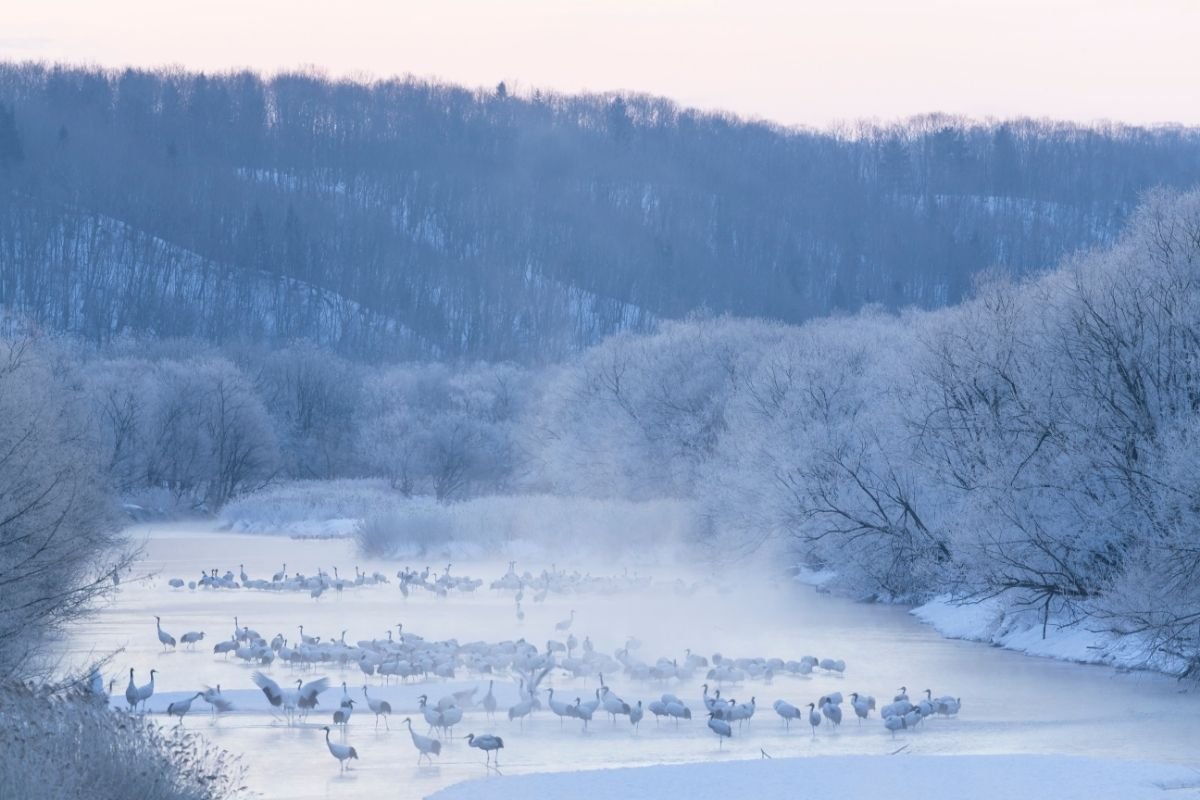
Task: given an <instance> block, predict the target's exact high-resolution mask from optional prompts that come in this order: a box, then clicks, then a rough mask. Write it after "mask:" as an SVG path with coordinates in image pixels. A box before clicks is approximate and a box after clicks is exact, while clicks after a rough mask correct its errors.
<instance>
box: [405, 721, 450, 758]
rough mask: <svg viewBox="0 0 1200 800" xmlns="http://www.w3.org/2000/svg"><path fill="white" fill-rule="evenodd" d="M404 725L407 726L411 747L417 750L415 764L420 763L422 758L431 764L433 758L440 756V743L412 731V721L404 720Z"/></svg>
mask: <svg viewBox="0 0 1200 800" xmlns="http://www.w3.org/2000/svg"><path fill="white" fill-rule="evenodd" d="M404 723H405V724H406V725H408V733H409V735H410V736H412V743H413V747H415V748H417V763H418V764H420V763H421V759H422V758H427V759H429V763H430V764H432V763H433V756H440V755H441V754H442V743H441V742H439V741H438V740H437V739H434V738H433V737H431V736H422V735H421V734H419V733H417V732H416V731H414V730H413V727H412V719H411V718H410V717H405V718H404Z"/></svg>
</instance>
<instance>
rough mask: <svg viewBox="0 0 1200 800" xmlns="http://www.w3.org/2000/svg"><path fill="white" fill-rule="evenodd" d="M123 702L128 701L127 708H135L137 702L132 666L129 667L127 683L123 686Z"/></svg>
mask: <svg viewBox="0 0 1200 800" xmlns="http://www.w3.org/2000/svg"><path fill="white" fill-rule="evenodd" d="M125 702H126V703H129V710H130V711H133V709H135V708H137V704H138V687H137V684H136V683H134V682H133V667H130V668H129V685H128V686H126V687H125Z"/></svg>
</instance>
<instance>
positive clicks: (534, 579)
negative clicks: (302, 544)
mask: <svg viewBox="0 0 1200 800" xmlns="http://www.w3.org/2000/svg"><path fill="white" fill-rule="evenodd" d="M453 567H454V565H453V564H447V565H446V567H445V568H444V569H443V570H442V571H441V573H440V574H439V573H436V572H433V571H431V569H430V568H429V567H428V566H426V567H425V568H424V569H423V570H421V571H418V570H415V569H412V568H411V567H405V568H404V569H401V570H399V571H398V572H397V573H396V581H397V585H398V587H399V589H400V593H401V594H402V595H403V596H404V597H409V596H410V595H411V594H412V593H413V592H416V591H426V592H429V593H430V594H432V595H436V596H438V597H447V596H449V595H450V594H451V593H455V592H458V593H464V594H465V593H470V592H474V591H475V590H476V589H478V588H480V587H481V586H483V580H482V579H479V578H471V577H468V576H465V575H451V570H452V569H453ZM387 583H391V581H390V579H389V578H388V577H387V576H386V575H384V574H382V573H380V572H372V573H370V574H367V573H366V572H365V571H363V570H360V569H359V568H358V566H355V567H354V577H353V578H348V577H342V576H341V575H340V574H339V573H338V568H337V567H333V569H332V572H326V571H325V570H323V569H318V570H317V573H316V574H315V575H305V574H304V573H302V572H293V573H289V572H288V566H287V564H286V563H285V564H283V566H282V568H281V569H280V570H279V571H278V572H276V573H274V574H273V575H272V576H271V578H270V580H267V579H266V578H252V577H250V575H248V574H247V573H246V567H245V565H244V564H239V565H238V572H237V573H236V574H235V573H234V572H233V570H231V569H227V570H225V572H224V573H222V572H221V570H220V569H219V568H215V567H214V568H210V569H209V570H207V571H205V572H202V573H201V574H200V576H199V578H196V579H193V580H187V581H185V580H184V579H183V578H179V577H175V578H171V579H169V580H168V581H167V585H168V586H170V587H171V588H172V589H183V588H185V587H186V588H188V589H191V590H197V589H256V590H260V591H269V592H308V593H309V596H310V597H312V598H313V599H319V598H320V597H321V596H322V595H323V594H324V593H325V592H326V591H328V590H333V591H334V592H335V593H338V594H340V593H342V592H344V591H346V590H348V589H355V588H358V587H362V586H378V585H380V584H387ZM652 584H653V581H652V580H651V579H650V578H648V577H645V576H639V575H637V574H634V575H630V574H629V572H628V570H626V571H625V572H624V573H623V574H621V575H611V576H596V575H591V574H590V573H580V572H579V571H578V570H576V571H572V572H567V571H565V570H561V569H558V568H557V567H555V566H554V565H551V567H550V569H543V570H542V571H541V573H539V574H537V575H534V574H532V573H530V572H529V571H528V570H526V571H525V572H523V573H521V574H520V575H518V574H517V572H516V562H515V561H510V562H509V565H508V572H506V573H505V574H504V575H503V576H501V577H500V578H498V579H497V580H494V581H492V582H491V584H490V588H491V589H493V590H497V591H504V590H509V591H513V592H515V593H516V602H517V605H518V607H519V606H520V604H521V602H522V601H523V600H524V599H525V597H524V593H525V590H526V589H528V590H529V591H530V593H531V597H532V599H533V601H534V602H535V603H541V602H542V601H544V600H545V599H546V597H547V595H549V594H551V593H553V594H560V595H566V594H598V595H614V594H619V593H621V592H627V591H630V590H634V589H646V588H649V587H650V586H651V585H652ZM697 587H698V584H688V583H686V582H685V581H683V580H682V579H680V580H676V581H675V582H674V583H672V584H671V588H672V589H673V590H674V591H675V592H676V593H677V594H681V595H690V594H692V593H693V592H695V590H696V589H697Z"/></svg>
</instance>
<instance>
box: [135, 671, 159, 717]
mask: <svg viewBox="0 0 1200 800" xmlns="http://www.w3.org/2000/svg"><path fill="white" fill-rule="evenodd" d="M156 672H158V670H156V669H152V670H150V682H149V683H147V684H146V685H145V686H139V687H138V690H137V695H138V702H139V703H141V704H142V711H145V710H146V701H147V700H149V699H150V698H151V697H153V696H154V673H156ZM130 676H131V677H132V673H130Z"/></svg>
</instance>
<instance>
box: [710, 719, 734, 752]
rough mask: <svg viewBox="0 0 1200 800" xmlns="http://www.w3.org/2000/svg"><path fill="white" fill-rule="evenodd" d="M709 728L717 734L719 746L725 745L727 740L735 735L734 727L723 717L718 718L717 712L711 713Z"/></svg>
mask: <svg viewBox="0 0 1200 800" xmlns="http://www.w3.org/2000/svg"><path fill="white" fill-rule="evenodd" d="M708 729H709V730H710V731H712V732H713V733H715V734H716V735H717V748H718V749H720V747H721V746H722V745H724V743H725V740H726V739H729V738H731V737H732V736H733V728H732V727H730V725H729V723H728V722H726V721H725V720H723V719H717V716H716V714H713V713H711V712H710V713H709V715H708Z"/></svg>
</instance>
